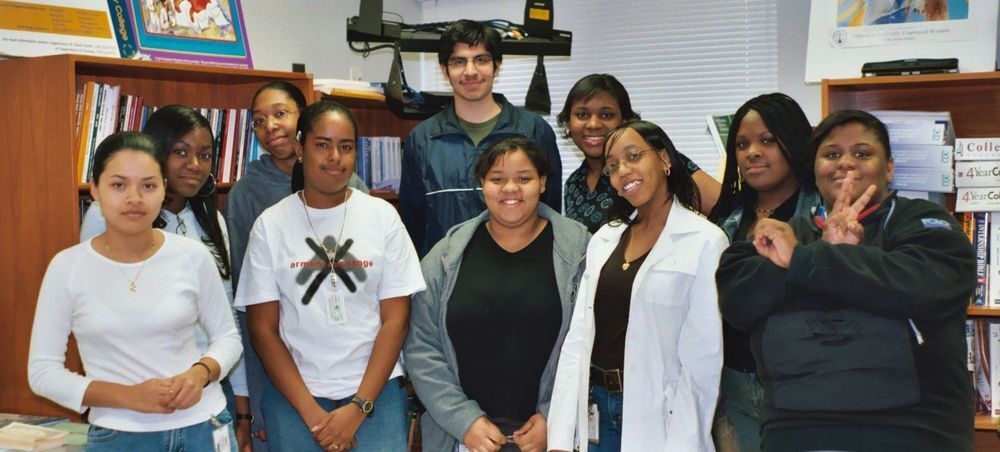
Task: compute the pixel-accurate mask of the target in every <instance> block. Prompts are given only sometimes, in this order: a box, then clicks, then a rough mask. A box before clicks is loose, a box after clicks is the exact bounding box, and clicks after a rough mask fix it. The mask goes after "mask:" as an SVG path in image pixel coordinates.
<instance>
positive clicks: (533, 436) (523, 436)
mask: <svg viewBox="0 0 1000 452" xmlns="http://www.w3.org/2000/svg"><path fill="white" fill-rule="evenodd" d="M545 426H546V422H545V417H543V416H542V415H541V414H539V413H535V414H534V415H533V416H531V417H530V418H528V422H525V423H524V425H522V426H521V428H519V429H517V431H515V432H514V444H517V447H519V448H521V452H536V451H538V452H545V446H546V444H547V441H548V438H547V437H546V436H545V435H546V429H545Z"/></svg>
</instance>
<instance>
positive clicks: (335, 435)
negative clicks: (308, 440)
mask: <svg viewBox="0 0 1000 452" xmlns="http://www.w3.org/2000/svg"><path fill="white" fill-rule="evenodd" d="M364 420H365V414H364V413H362V412H361V409H360V408H359V407H358V406H357V405H355V404H353V403H349V404H347V405H344V406H342V407H340V408H337V409H336V410H333V411H331V412H330V414H329V415H328V416H326V417H325V418H324V419H323V422H321V423H320V424H316V425H313V426H312V427H311V428H310V431H311V432H312V435H313V440H314V441H316V444H318V445H319V447H322V448H323V449H325V450H334V451H344V450H348V449H352V448H353V447H354V446H356V445H357V444H358V443H357V441H356V440H355V439H354V434H355V433H357V432H358V428H360V427H361V423H362V422H364Z"/></svg>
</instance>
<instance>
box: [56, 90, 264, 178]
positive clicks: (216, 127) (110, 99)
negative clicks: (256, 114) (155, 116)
mask: <svg viewBox="0 0 1000 452" xmlns="http://www.w3.org/2000/svg"><path fill="white" fill-rule="evenodd" d="M77 97H78V101H77V103H76V106H77V112H76V119H77V124H76V125H75V128H74V130H75V131H76V134H77V136H76V141H75V142H76V143H77V168H78V174H77V177H78V182H79V183H87V182H89V180H90V172H91V164H92V161H93V157H94V151H95V150H96V149H97V145H99V144H100V143H101V141H102V140H104V139H105V138H107V137H108V135H111V134H112V133H115V132H122V131H139V130H142V128H143V127H144V126H145V124H146V120H147V119H148V118H149V115H150V114H152V112H154V111H156V110H157V109H158V108H159V107H158V106H151V105H146V104H145V103H144V101H143V98H142V96H135V95H132V94H129V93H122V92H121V87H119V86H114V85H109V84H105V83H96V82H92V81H90V82H86V83H85V84H83V86H82V87H81V89H80V91H79V92H78V93H77ZM194 108H195V110H197V111H198V112H199V113H200V114H201V115H202V116H204V117H205V118H206V119H208V122H209V125H210V128H211V129H212V135H213V136H214V137H215V143H214V145H215V148H216V150H217V151H216V161H215V162H214V164H213V171H212V172H213V174H214V175H215V178H216V181H217V182H219V183H233V182H235V181H237V180H239V179H240V177H242V176H243V174H244V172H245V171H246V166H247V164H248V163H249V162H250V161H252V160H255V159H257V158H259V156H260V150H259V149H257V147H258V142H257V140H256V138H255V137H254V134H253V129H252V127H251V120H252V118H251V115H250V111H249V110H247V109H237V108H228V109H226V108H197V107H194Z"/></svg>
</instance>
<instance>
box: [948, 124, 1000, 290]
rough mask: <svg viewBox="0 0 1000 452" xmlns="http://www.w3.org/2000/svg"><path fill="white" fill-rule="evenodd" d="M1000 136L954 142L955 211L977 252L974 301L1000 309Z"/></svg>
mask: <svg viewBox="0 0 1000 452" xmlns="http://www.w3.org/2000/svg"><path fill="white" fill-rule="evenodd" d="M998 146H1000V138H960V139H958V140H956V143H955V159H956V162H955V185H956V187H957V188H958V190H957V191H958V192H957V194H956V200H955V211H956V212H961V218H962V225H963V227H964V229H965V232H966V234H968V235H969V240H970V241H971V242H972V246H973V248H974V249H975V251H976V278H977V285H976V292H975V294H973V296H972V302H971V304H972V305H973V306H976V307H984V308H985V307H990V308H994V307H995V308H1000V214H998V211H1000V148H998Z"/></svg>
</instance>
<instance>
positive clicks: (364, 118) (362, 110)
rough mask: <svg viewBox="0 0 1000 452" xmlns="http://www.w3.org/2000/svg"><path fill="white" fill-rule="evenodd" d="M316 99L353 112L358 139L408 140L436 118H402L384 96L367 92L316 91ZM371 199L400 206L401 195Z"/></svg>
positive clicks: (379, 194) (376, 194) (376, 193)
mask: <svg viewBox="0 0 1000 452" xmlns="http://www.w3.org/2000/svg"><path fill="white" fill-rule="evenodd" d="M314 98H316V99H326V100H332V101H336V102H339V103H341V104H343V105H344V106H345V107H347V108H348V109H349V110H351V113H353V114H354V117H355V119H357V120H358V129H359V130H358V136H363V137H372V136H392V137H399V138H400V139H402V140H405V139H406V137H407V136H408V135H409V134H410V131H411V130H413V128H414V127H416V125H417V124H420V122H421V121H423V120H424V119H426V118H429V117H431V116H433V114H432V113H429V114H427V115H426V116H424V117H420V118H418V119H414V118H408V119H402V118H400V117H398V116H396V115H395V114H393V113H392V112H391V111H389V108H388V107H386V105H385V100H384V97H382V98H376V97H372V96H371V95H370V94H368V93H358V94H356V95H355V94H350V93H344V92H337V93H335V94H326V93H323V92H320V91H316V93H315V96H314ZM371 194H372V196H378V197H380V198H382V199H384V200H386V201H389V202H390V203H392V204H393V205H394V206H397V207H398V206H399V194H398V193H395V192H388V193H386V192H379V191H376V192H372V193H371Z"/></svg>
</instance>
